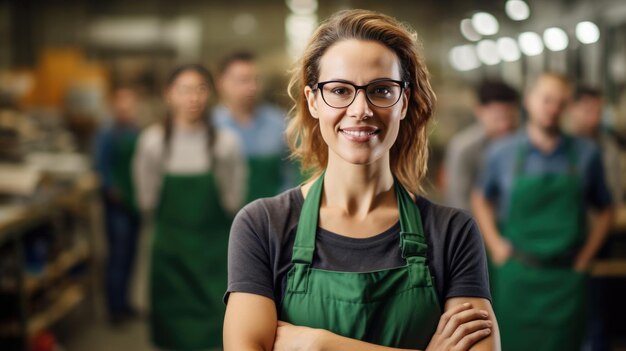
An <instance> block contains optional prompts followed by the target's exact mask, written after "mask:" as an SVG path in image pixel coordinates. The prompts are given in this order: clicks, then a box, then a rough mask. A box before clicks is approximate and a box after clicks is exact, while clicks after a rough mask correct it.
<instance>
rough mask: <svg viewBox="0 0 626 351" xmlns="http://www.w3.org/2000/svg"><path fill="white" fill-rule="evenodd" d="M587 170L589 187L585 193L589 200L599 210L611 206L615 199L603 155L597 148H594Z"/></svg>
mask: <svg viewBox="0 0 626 351" xmlns="http://www.w3.org/2000/svg"><path fill="white" fill-rule="evenodd" d="M587 172H588V174H589V183H588V184H589V187H588V190H587V193H586V194H585V197H586V200H587V202H588V203H589V204H590V205H591V206H592V207H593V208H596V209H599V210H602V209H605V208H607V207H610V206H611V205H612V204H613V199H612V196H611V192H610V191H609V187H608V184H607V180H606V173H605V170H604V164H603V162H602V156H601V154H600V152H599V150H598V149H597V148H594V150H593V154H592V155H591V160H590V161H589V169H588V171H587Z"/></svg>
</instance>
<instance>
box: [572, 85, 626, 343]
mask: <svg viewBox="0 0 626 351" xmlns="http://www.w3.org/2000/svg"><path fill="white" fill-rule="evenodd" d="M603 104H604V99H603V98H602V93H601V92H600V90H598V89H594V88H591V87H585V86H580V87H578V88H577V89H576V93H575V94H574V102H573V103H572V104H571V106H570V108H569V129H570V131H571V133H572V134H574V135H576V136H579V137H583V138H589V139H591V140H593V141H594V142H596V144H597V145H598V146H599V147H600V151H601V152H602V158H603V160H604V168H605V171H606V177H607V182H608V184H609V187H610V189H611V193H612V195H613V199H614V200H615V203H616V204H619V202H621V200H622V199H623V190H622V189H623V187H622V167H621V162H620V151H619V146H618V144H617V141H616V139H615V137H614V136H613V135H611V134H609V133H608V132H607V131H606V130H603V129H602V105H603ZM606 246H607V245H605V247H606ZM602 251H605V250H602ZM600 255H603V253H602V252H600ZM590 283H591V284H590V286H589V299H588V300H589V305H590V306H589V308H588V311H589V319H590V320H589V323H588V330H587V338H586V340H585V348H584V349H585V350H593V351H601V350H608V349H609V346H608V342H607V339H606V330H605V324H604V318H605V316H606V314H605V313H606V309H605V304H604V297H605V292H604V283H605V282H604V279H602V278H593V279H592V280H591V282H590Z"/></svg>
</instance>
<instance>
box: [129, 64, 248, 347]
mask: <svg viewBox="0 0 626 351" xmlns="http://www.w3.org/2000/svg"><path fill="white" fill-rule="evenodd" d="M213 93H214V90H213V81H212V77H211V75H210V74H209V72H208V71H207V70H206V69H205V68H204V67H202V66H200V65H184V66H181V67H179V68H177V69H176V70H174V71H173V72H172V73H171V75H170V76H169V78H168V80H167V86H166V90H165V93H164V96H165V100H166V102H167V104H168V107H169V114H168V115H167V117H166V119H165V121H164V123H162V124H158V125H154V126H151V127H149V128H148V129H147V130H145V131H144V132H143V133H142V135H141V137H140V140H139V145H138V150H137V155H136V158H135V164H134V167H135V179H136V182H137V187H138V200H139V205H140V206H141V209H142V210H143V211H145V212H147V213H153V214H152V215H153V217H154V226H155V232H154V238H153V240H152V254H151V271H150V278H149V280H150V287H149V291H150V332H151V336H152V341H153V342H154V344H155V345H156V346H157V347H159V348H161V349H167V350H206V349H211V348H217V347H221V345H222V321H223V315H224V310H225V308H224V304H223V302H222V297H223V292H224V290H225V289H226V257H227V253H226V251H227V244H228V231H229V229H230V224H231V219H232V214H233V213H234V212H235V211H237V210H238V209H239V207H240V206H241V205H242V200H243V197H244V195H245V179H246V164H245V159H244V157H243V155H242V154H241V147H240V145H239V140H238V139H237V136H236V135H234V134H233V133H232V132H229V131H224V130H216V129H215V128H214V127H213V125H212V124H211V123H210V120H207V119H206V116H207V113H208V112H207V107H208V101H209V97H210V96H211V95H212V94H213Z"/></svg>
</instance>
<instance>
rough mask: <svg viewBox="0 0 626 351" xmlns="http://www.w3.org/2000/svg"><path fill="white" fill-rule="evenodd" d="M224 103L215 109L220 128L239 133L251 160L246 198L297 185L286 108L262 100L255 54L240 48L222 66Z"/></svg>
mask: <svg viewBox="0 0 626 351" xmlns="http://www.w3.org/2000/svg"><path fill="white" fill-rule="evenodd" d="M218 93H219V97H220V104H219V105H218V106H217V107H215V109H214V110H213V121H214V123H215V125H216V126H217V127H218V128H228V129H231V130H233V131H234V132H235V133H236V134H237V135H239V137H240V139H241V142H242V145H243V150H244V153H245V155H246V158H247V160H248V195H247V197H246V202H250V201H252V200H255V199H257V198H261V197H269V196H274V195H276V194H278V193H279V192H281V191H283V190H285V189H286V188H288V187H291V186H293V185H295V179H294V178H296V177H295V175H296V174H295V167H294V165H293V164H292V163H291V162H288V161H287V160H286V157H287V156H288V148H287V146H286V144H285V141H284V136H283V132H284V130H285V112H284V111H282V110H280V109H278V108H277V107H274V106H272V105H270V104H267V103H260V102H259V101H258V94H259V73H258V68H257V64H256V59H255V57H254V55H252V54H251V53H248V52H236V53H233V54H231V55H229V56H227V57H226V58H224V59H223V61H222V63H221V65H220V67H219V77H218Z"/></svg>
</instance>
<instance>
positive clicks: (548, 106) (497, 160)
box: [474, 73, 611, 351]
mask: <svg viewBox="0 0 626 351" xmlns="http://www.w3.org/2000/svg"><path fill="white" fill-rule="evenodd" d="M569 94H570V88H569V83H568V82H567V80H566V78H564V77H562V76H560V75H556V74H552V73H549V74H543V75H541V76H540V77H539V78H538V79H537V81H536V82H535V84H534V85H533V87H532V89H531V90H530V92H529V95H528V97H527V99H526V104H527V108H528V111H529V122H528V125H527V126H526V130H525V131H523V132H520V133H519V134H517V135H515V136H513V137H511V138H508V139H506V140H503V141H501V142H499V143H497V144H495V145H494V146H493V147H492V149H491V151H490V152H489V157H488V159H487V164H486V166H485V167H486V168H485V172H484V173H485V174H484V175H483V176H482V177H483V179H482V183H481V184H480V189H479V190H480V191H479V192H477V193H476V194H475V199H474V203H475V213H476V217H477V219H478V220H479V223H480V225H481V230H482V232H483V234H484V235H485V241H486V243H487V247H488V248H490V251H491V253H492V259H493V261H494V263H495V265H496V270H497V272H496V275H495V278H496V279H495V281H494V282H493V285H494V291H493V295H494V308H495V312H496V315H497V316H498V321H499V325H500V329H501V336H502V346H503V349H505V350H513V351H515V350H545V351H552V350H580V348H581V342H582V338H583V337H584V335H585V330H584V329H585V325H586V322H585V312H586V308H585V303H586V299H585V288H586V269H587V267H588V266H589V262H590V260H591V258H593V256H594V255H595V253H596V252H597V250H598V248H599V247H600V245H601V243H602V241H603V240H604V237H605V235H606V231H607V228H608V225H609V223H610V221H611V208H610V205H611V197H610V194H609V193H608V189H607V187H606V183H605V180H604V174H603V171H602V161H601V157H600V154H599V152H598V150H597V148H596V147H595V145H593V144H591V143H589V142H587V141H584V140H580V139H576V138H573V137H569V136H567V135H564V134H563V133H561V131H560V129H559V128H560V127H559V124H558V122H559V119H560V115H561V113H562V112H563V109H564V108H565V106H566V103H567V101H568V99H569ZM511 156H512V157H511ZM496 199H497V200H496ZM498 203H499V204H503V205H500V207H499V211H500V212H499V213H496V212H495V211H494V210H493V207H492V206H493V205H494V204H498ZM589 206H593V207H596V208H598V209H599V210H600V212H599V215H598V219H597V221H596V223H595V225H594V226H589V225H588V224H587V220H586V219H587V209H588V207H589ZM496 218H497V219H496ZM496 222H497V223H498V224H497V225H496Z"/></svg>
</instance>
